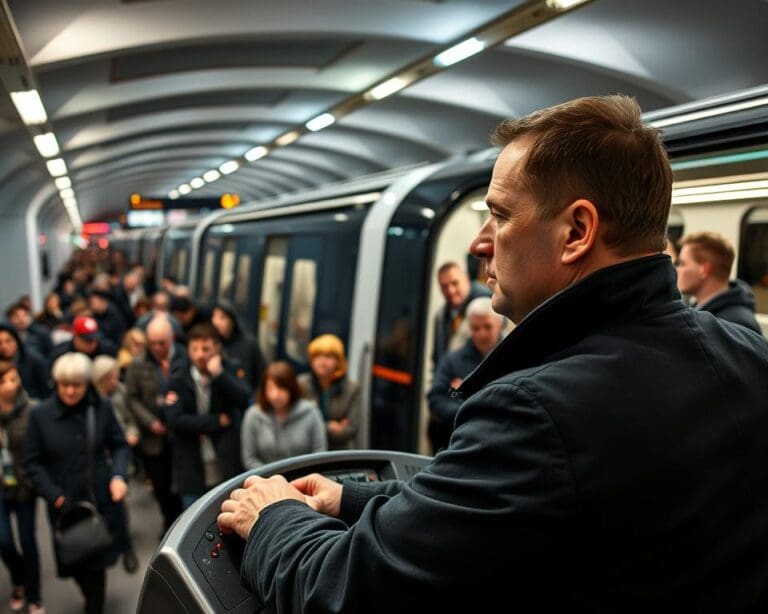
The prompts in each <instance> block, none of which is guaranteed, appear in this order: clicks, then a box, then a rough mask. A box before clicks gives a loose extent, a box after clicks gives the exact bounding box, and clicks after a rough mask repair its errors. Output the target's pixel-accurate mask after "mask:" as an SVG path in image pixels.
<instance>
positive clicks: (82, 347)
mask: <svg viewBox="0 0 768 614" xmlns="http://www.w3.org/2000/svg"><path fill="white" fill-rule="evenodd" d="M67 352H80V353H81V354H85V355H86V356H88V358H91V359H93V358H95V357H96V356H99V355H101V354H106V355H108V356H113V357H114V356H117V348H116V347H115V346H114V344H112V342H110V341H109V340H108V339H104V338H103V337H102V336H101V335H100V334H99V325H98V323H97V322H96V320H94V319H93V318H92V317H91V316H77V317H76V318H75V319H74V320H73V322H72V339H71V340H70V341H65V342H64V343H60V344H59V345H57V346H56V347H54V348H53V353H52V354H51V362H50V364H51V365H53V363H54V362H56V359H57V358H58V357H59V356H62V355H64V354H66V353H67Z"/></svg>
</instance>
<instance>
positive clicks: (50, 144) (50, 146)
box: [32, 132, 59, 158]
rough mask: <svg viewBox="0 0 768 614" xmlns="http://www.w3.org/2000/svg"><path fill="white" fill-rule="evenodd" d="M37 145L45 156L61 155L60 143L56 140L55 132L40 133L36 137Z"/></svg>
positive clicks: (38, 149)
mask: <svg viewBox="0 0 768 614" xmlns="http://www.w3.org/2000/svg"><path fill="white" fill-rule="evenodd" d="M32 140H33V141H34V142H35V147H37V151H39V152H40V155H41V156H43V158H53V157H54V156H58V155H59V144H58V142H57V141H56V135H55V134H54V133H53V132H46V133H45V134H38V135H37V136H36V137H35V138H34V139H32Z"/></svg>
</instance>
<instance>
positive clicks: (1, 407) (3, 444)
mask: <svg viewBox="0 0 768 614" xmlns="http://www.w3.org/2000/svg"><path fill="white" fill-rule="evenodd" d="M32 405H33V403H32V402H31V401H30V400H29V397H28V396H27V393H26V392H24V389H23V388H22V387H21V377H20V376H19V371H18V369H17V367H16V365H14V364H13V363H12V362H8V361H7V360H0V468H2V489H1V490H0V555H2V558H3V562H4V563H5V566H6V567H7V568H8V571H9V572H10V574H11V582H12V583H13V587H14V588H13V593H12V594H11V599H10V603H9V605H10V608H11V611H12V612H20V611H21V610H22V609H23V608H24V604H25V602H26V604H27V612H29V613H30V614H41V613H43V612H45V609H44V608H43V605H42V595H41V593H40V555H39V554H38V550H37V538H36V537H35V531H36V525H35V496H36V495H35V490H34V487H33V486H32V483H31V482H30V481H29V479H28V477H27V475H26V473H25V472H24V468H23V467H22V455H23V450H24V441H25V439H26V436H27V424H28V423H29V414H30V411H31V409H32ZM12 515H15V516H16V527H17V529H18V530H17V533H18V535H19V541H20V543H21V554H19V552H18V550H17V549H16V542H15V541H14V537H13V529H12V528H11V518H12Z"/></svg>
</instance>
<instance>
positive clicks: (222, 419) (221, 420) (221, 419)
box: [219, 414, 232, 429]
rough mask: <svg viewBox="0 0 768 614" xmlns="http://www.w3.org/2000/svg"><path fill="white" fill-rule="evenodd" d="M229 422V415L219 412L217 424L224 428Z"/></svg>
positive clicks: (230, 422)
mask: <svg viewBox="0 0 768 614" xmlns="http://www.w3.org/2000/svg"><path fill="white" fill-rule="evenodd" d="M230 424H232V419H231V418H230V417H229V414H219V426H220V427H221V428H223V429H225V428H227V427H228V426H229V425H230Z"/></svg>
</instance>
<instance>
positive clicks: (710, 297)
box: [677, 232, 761, 333]
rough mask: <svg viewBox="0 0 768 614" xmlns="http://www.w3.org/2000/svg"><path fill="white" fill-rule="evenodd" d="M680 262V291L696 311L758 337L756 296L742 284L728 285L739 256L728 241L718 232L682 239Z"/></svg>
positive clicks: (737, 282)
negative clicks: (690, 300)
mask: <svg viewBox="0 0 768 614" xmlns="http://www.w3.org/2000/svg"><path fill="white" fill-rule="evenodd" d="M680 245H681V248H680V255H679V256H678V258H677V287H678V288H679V289H680V292H682V293H684V294H688V295H690V296H691V297H692V298H693V299H694V300H695V302H696V308H697V309H701V310H703V311H709V312H710V313H713V314H715V315H716V316H717V317H718V318H722V319H723V320H728V321H729V322H735V323H736V324H741V325H742V326H746V327H747V328H749V329H751V330H753V331H755V332H757V333H759V332H761V331H760V325H759V324H758V322H757V319H756V318H755V295H754V294H752V290H751V289H750V287H749V286H748V285H747V284H745V283H744V282H743V281H741V280H738V279H737V280H734V281H729V278H730V275H731V267H732V266H733V260H734V258H735V256H736V254H735V252H734V250H733V246H732V245H731V244H730V242H729V241H728V239H726V238H725V237H724V236H722V235H720V234H717V233H715V232H698V233H694V234H689V235H686V236H685V237H683V239H682V241H680Z"/></svg>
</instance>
